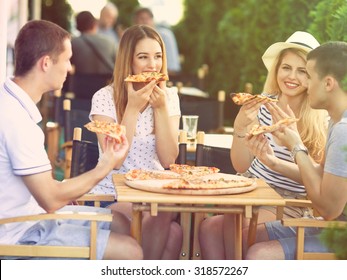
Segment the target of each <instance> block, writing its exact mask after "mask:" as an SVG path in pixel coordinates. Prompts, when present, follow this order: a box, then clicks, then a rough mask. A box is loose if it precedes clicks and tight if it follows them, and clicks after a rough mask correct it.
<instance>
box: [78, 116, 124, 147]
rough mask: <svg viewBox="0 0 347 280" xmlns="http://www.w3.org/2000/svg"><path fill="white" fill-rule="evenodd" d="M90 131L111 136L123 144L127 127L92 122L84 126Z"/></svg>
mask: <svg viewBox="0 0 347 280" xmlns="http://www.w3.org/2000/svg"><path fill="white" fill-rule="evenodd" d="M84 127H85V128H87V129H88V130H90V131H92V132H95V133H100V134H104V135H107V136H110V137H112V138H114V139H116V140H117V142H118V143H121V142H122V141H121V135H122V134H125V126H124V125H120V124H118V123H114V122H103V121H96V120H95V121H91V122H89V123H87V124H85V125H84Z"/></svg>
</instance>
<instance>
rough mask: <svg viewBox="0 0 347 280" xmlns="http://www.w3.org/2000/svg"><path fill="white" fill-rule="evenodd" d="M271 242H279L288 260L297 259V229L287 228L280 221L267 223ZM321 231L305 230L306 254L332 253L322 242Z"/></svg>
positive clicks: (315, 229)
mask: <svg viewBox="0 0 347 280" xmlns="http://www.w3.org/2000/svg"><path fill="white" fill-rule="evenodd" d="M265 226H266V229H267V232H268V235H269V240H278V241H279V242H280V243H281V246H282V248H283V251H284V254H285V259H286V260H295V259H296V229H295V228H292V227H285V226H283V225H282V224H281V222H280V221H274V222H268V223H265ZM320 233H321V229H318V228H305V244H304V251H305V252H319V253H325V252H330V251H329V250H328V249H327V248H326V247H325V246H324V245H323V244H322V243H321V241H320V239H319V235H320Z"/></svg>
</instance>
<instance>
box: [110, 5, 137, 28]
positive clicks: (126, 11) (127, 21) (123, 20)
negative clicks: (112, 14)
mask: <svg viewBox="0 0 347 280" xmlns="http://www.w3.org/2000/svg"><path fill="white" fill-rule="evenodd" d="M109 2H112V3H113V4H115V5H116V6H117V8H118V11H119V17H118V24H119V25H121V26H122V27H123V28H127V27H129V26H131V25H132V17H131V16H132V13H133V12H134V11H135V9H136V8H137V7H138V6H139V3H138V1H137V0H109Z"/></svg>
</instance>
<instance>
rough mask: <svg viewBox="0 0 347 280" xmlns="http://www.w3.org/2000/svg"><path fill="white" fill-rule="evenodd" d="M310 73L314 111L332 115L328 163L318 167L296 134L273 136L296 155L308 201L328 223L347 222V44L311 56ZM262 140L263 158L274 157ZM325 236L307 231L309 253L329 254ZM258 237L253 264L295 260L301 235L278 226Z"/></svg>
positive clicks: (328, 45) (267, 227)
mask: <svg viewBox="0 0 347 280" xmlns="http://www.w3.org/2000/svg"><path fill="white" fill-rule="evenodd" d="M306 70H307V74H308V77H309V86H308V94H309V102H310V106H311V107H312V108H314V109H326V110H327V111H328V113H329V115H330V123H329V130H328V139H327V142H326V149H325V156H324V159H323V160H322V162H321V163H320V165H317V164H316V165H314V164H313V163H312V162H313V161H312V160H311V159H310V157H309V156H308V153H307V148H306V147H305V146H304V145H303V143H302V140H301V138H300V135H299V133H298V132H297V130H296V129H293V128H284V129H282V130H280V131H277V132H274V133H273V134H274V135H275V136H276V137H277V138H278V139H279V141H281V143H282V144H283V145H284V146H285V147H287V148H288V149H289V150H290V151H292V157H293V159H294V161H295V162H296V164H297V165H298V167H299V170H300V174H301V177H302V181H303V184H304V186H305V188H306V191H307V195H308V197H309V198H310V200H311V201H312V203H313V205H314V207H315V208H316V209H317V210H318V212H319V213H320V214H321V215H322V217H323V218H325V219H327V220H333V219H339V220H346V215H344V214H343V211H344V209H345V206H346V203H347V137H346V135H347V43H345V42H329V43H325V44H323V45H321V46H319V47H317V48H316V49H314V50H312V51H310V52H309V53H308V56H307V66H306ZM269 110H270V111H271V114H272V115H277V117H280V116H281V115H282V116H283V112H279V111H278V109H276V106H275V105H270V108H269ZM288 113H290V111H288ZM257 140H259V143H258V147H259V149H261V150H262V151H260V152H262V153H264V154H267V155H268V156H269V157H271V152H269V151H270V149H271V148H270V147H269V146H268V144H267V142H266V139H265V137H262V136H259V137H258V139H257ZM319 234H320V230H319V229H312V228H308V229H306V230H305V248H304V249H305V251H309V252H310V251H311V252H326V251H328V249H327V248H326V247H325V246H324V245H323V244H322V243H321V241H320V239H319ZM257 235H258V236H257V237H258V241H263V242H259V243H256V244H254V245H253V246H252V247H250V248H249V250H248V252H247V259H294V257H295V252H296V232H295V229H292V228H289V227H284V226H282V225H281V223H280V221H275V222H270V223H266V224H265V227H264V226H263V227H259V228H258V231H257ZM269 240H270V241H269Z"/></svg>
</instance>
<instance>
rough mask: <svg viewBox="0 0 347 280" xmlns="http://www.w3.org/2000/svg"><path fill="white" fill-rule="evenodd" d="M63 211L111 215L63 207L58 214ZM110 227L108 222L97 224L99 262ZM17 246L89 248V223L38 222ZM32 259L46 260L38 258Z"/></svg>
mask: <svg viewBox="0 0 347 280" xmlns="http://www.w3.org/2000/svg"><path fill="white" fill-rule="evenodd" d="M63 211H80V212H97V213H111V211H110V210H109V209H105V208H95V207H88V206H65V207H63V208H62V209H60V210H59V212H63ZM110 225H111V224H110V222H98V234H97V253H96V258H97V259H99V260H100V259H102V257H103V255H104V252H105V249H106V245H107V242H108V238H109V235H110ZM17 244H22V245H50V246H80V247H84V246H89V244H90V222H89V221H79V220H47V221H40V222H38V223H36V224H35V225H33V226H32V227H31V228H29V229H28V230H27V231H26V232H25V233H24V235H23V236H22V237H21V238H20V240H18V242H17ZM32 259H48V258H42V257H40V258H32ZM50 259H52V258H50ZM54 259H57V258H54ZM74 259H75V258H74Z"/></svg>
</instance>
